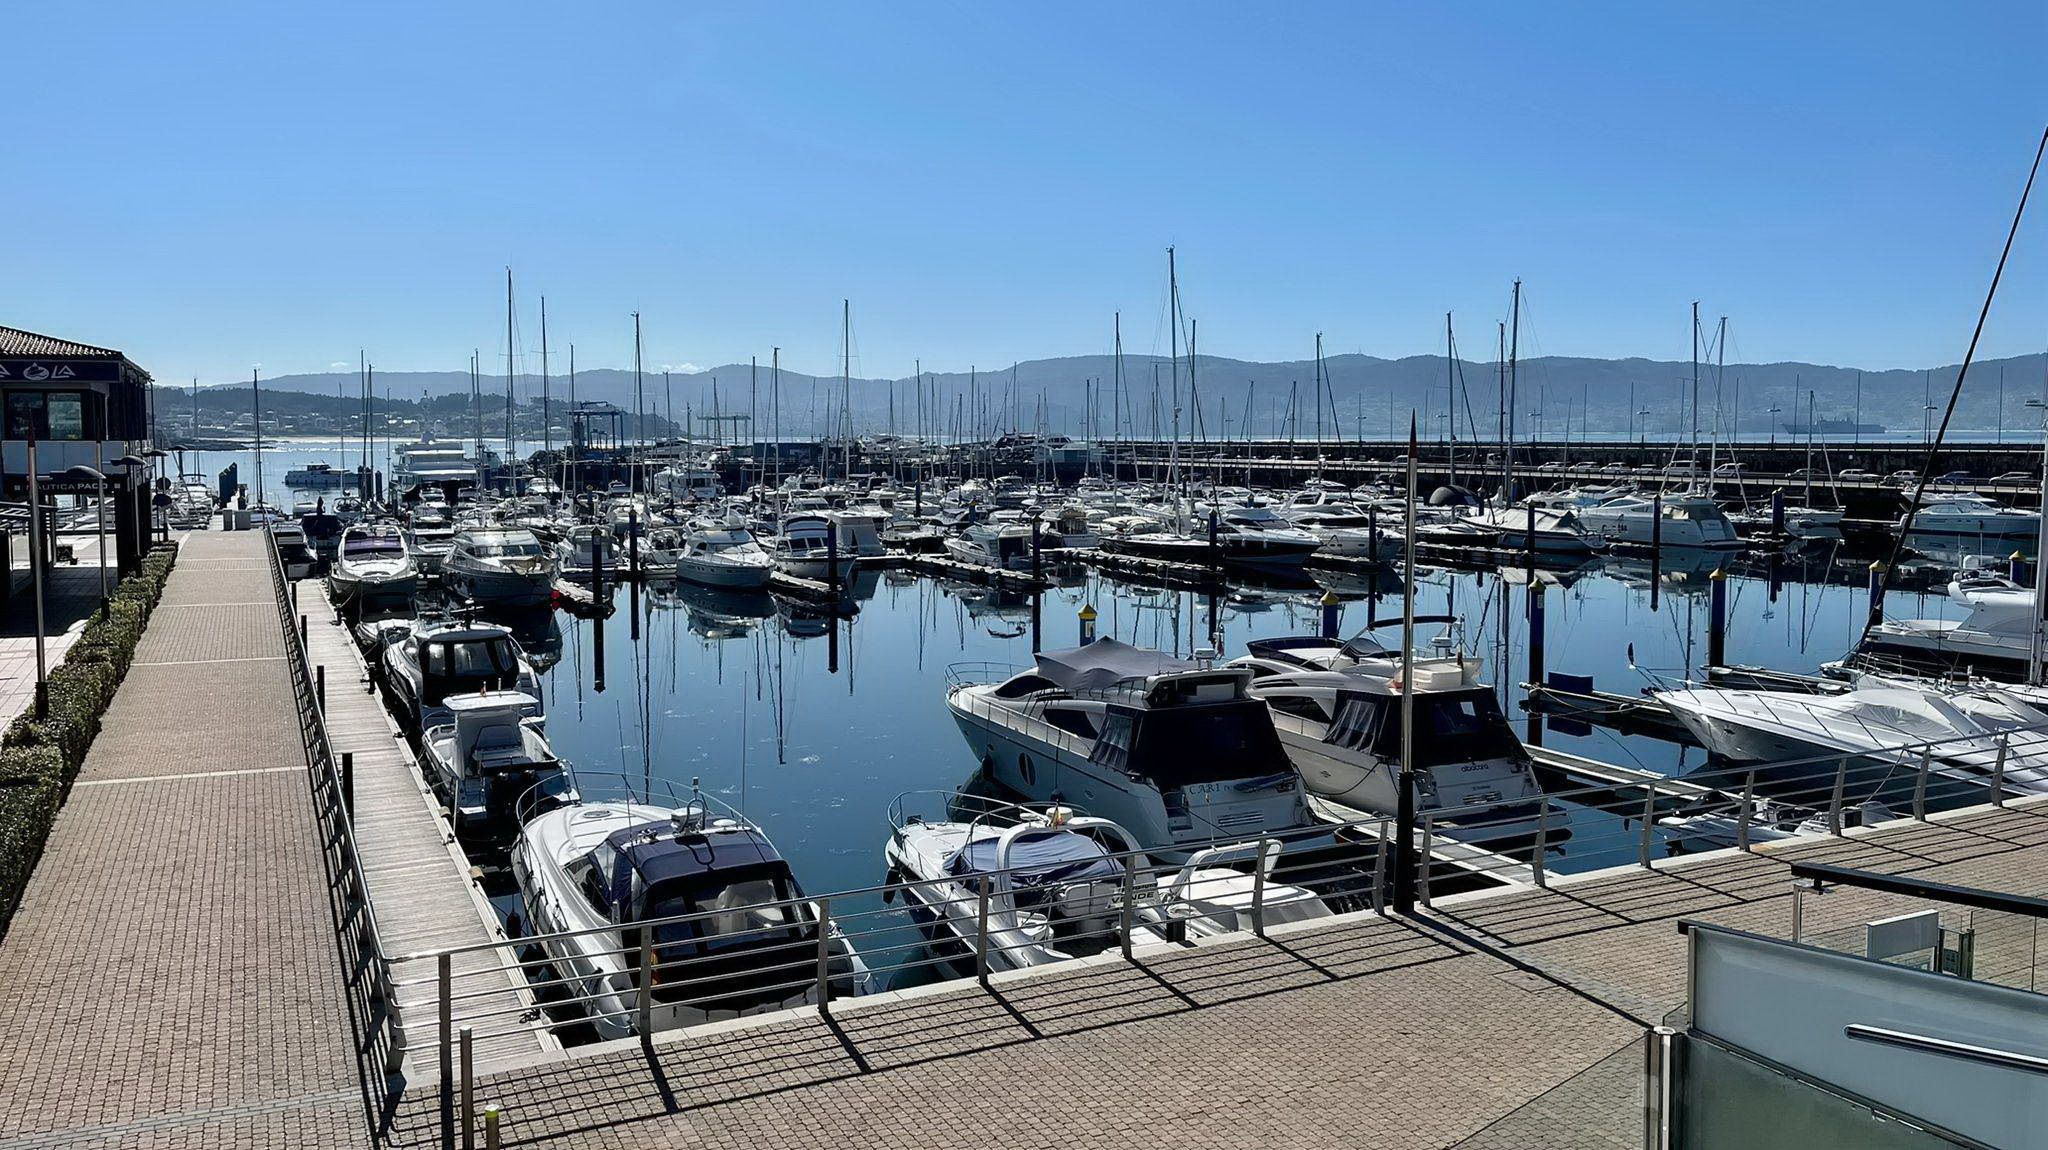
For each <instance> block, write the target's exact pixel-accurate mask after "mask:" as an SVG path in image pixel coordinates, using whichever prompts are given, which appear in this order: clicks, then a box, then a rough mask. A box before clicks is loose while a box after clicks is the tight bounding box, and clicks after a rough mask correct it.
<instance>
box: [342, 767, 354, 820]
mask: <svg viewBox="0 0 2048 1150" xmlns="http://www.w3.org/2000/svg"><path fill="white" fill-rule="evenodd" d="M341 809H342V810H343V811H345V812H346V813H347V814H348V816H349V817H350V818H351V819H353V818H354V817H355V814H356V753H355V752H354V751H343V752H342V753H341Z"/></svg>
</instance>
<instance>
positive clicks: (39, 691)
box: [28, 431, 50, 719]
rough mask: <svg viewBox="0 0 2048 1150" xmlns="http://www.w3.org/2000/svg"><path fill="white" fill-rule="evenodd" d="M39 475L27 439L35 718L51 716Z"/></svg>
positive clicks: (32, 445)
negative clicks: (33, 593)
mask: <svg viewBox="0 0 2048 1150" xmlns="http://www.w3.org/2000/svg"><path fill="white" fill-rule="evenodd" d="M39 488H40V485H39V484H38V483H37V475H36V437H35V433H34V432H33V431H31V432H30V433H29V437H28V539H29V543H28V549H29V559H28V570H29V575H30V578H31V581H32V582H33V583H34V584H35V600H36V708H35V713H36V718H38V719H41V718H44V717H46V716H47V715H48V714H49V713H50V679H49V664H48V662H47V661H46V660H45V658H44V653H43V647H44V638H43V631H44V623H43V495H42V491H41V490H40V489H39Z"/></svg>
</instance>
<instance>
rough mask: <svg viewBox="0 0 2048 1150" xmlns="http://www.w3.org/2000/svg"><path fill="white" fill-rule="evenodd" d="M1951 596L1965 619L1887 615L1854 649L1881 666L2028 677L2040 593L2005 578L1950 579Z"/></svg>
mask: <svg viewBox="0 0 2048 1150" xmlns="http://www.w3.org/2000/svg"><path fill="white" fill-rule="evenodd" d="M1948 591H1949V599H1950V601H1952V602H1954V603H1956V604H1958V605H1960V606H1962V607H1964V608H1966V609H1967V610H1968V611H1969V614H1968V615H1966V616H1964V617H1963V618H1961V619H1939V618H1936V619H1887V620H1885V621H1884V622H1882V623H1878V624H1877V625H1875V626H1873V627H1871V628H1870V629H1869V630H1868V631H1866V632H1865V633H1864V635H1863V641H1862V642H1861V643H1859V644H1858V645H1857V648H1856V654H1857V655H1858V656H1862V657H1864V661H1866V662H1874V663H1877V664H1879V665H1880V666H1897V667H1899V668H1901V669H1905V670H1910V671H1916V672H1922V673H1932V674H1945V673H1948V672H1952V671H1968V672H1972V673H1975V674H1980V675H1988V676H1992V677H1995V678H2000V679H2025V678H2026V677H2027V666H2028V662H2029V659H2030V658H2031V657H2032V655H2033V652H2034V630H2035V626H2036V616H2037V615H2038V612H2037V611H2036V610H2035V605H2036V604H2037V603H2038V602H2039V598H2038V596H2037V594H2036V593H2035V591H2034V590H2033V589H2032V588H2027V587H2020V586H2017V585H2014V584H2012V583H2010V582H2007V581H2003V580H2000V581H1996V582H1993V583H1991V584H1990V585H1988V586H1987V585H1983V584H1982V583H1975V582H1974V581H1973V582H1972V583H1966V582H1965V581H1963V580H1957V581H1956V582H1953V583H1950V584H1949V588H1948Z"/></svg>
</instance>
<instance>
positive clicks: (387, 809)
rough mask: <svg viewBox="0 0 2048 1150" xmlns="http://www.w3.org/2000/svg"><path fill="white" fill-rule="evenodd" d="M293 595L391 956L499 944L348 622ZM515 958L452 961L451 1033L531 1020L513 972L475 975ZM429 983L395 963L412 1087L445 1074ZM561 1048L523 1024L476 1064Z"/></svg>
mask: <svg viewBox="0 0 2048 1150" xmlns="http://www.w3.org/2000/svg"><path fill="white" fill-rule="evenodd" d="M298 588H299V590H298V599H299V604H300V610H301V611H302V612H304V613H305V614H306V615H307V620H306V657H307V659H308V660H309V661H310V662H311V663H312V664H313V665H314V666H315V667H320V666H324V667H326V669H327V672H326V673H327V711H326V715H327V736H328V739H329V741H330V742H332V743H333V745H334V753H335V756H336V757H337V758H339V757H340V756H342V755H344V754H346V755H351V756H353V762H354V776H355V781H354V788H355V834H356V843H357V848H358V850H359V851H360V852H361V854H362V858H363V866H364V869H365V871H366V872H367V873H366V876H365V877H366V880H367V885H368V886H369V889H370V901H371V903H372V905H373V906H375V908H376V911H377V926H378V929H379V931H380V932H381V934H382V938H383V943H384V950H385V955H386V957H387V958H396V957H399V956H402V955H406V954H411V953H415V952H419V951H427V950H437V949H442V948H446V947H458V946H469V945H473V944H477V943H489V942H500V941H503V939H504V935H503V934H502V932H500V931H499V930H498V929H497V926H496V922H495V919H494V917H493V916H492V914H491V910H490V906H489V904H488V902H487V901H486V899H485V897H484V895H483V892H482V891H481V890H480V889H479V888H478V887H477V885H476V883H475V882H474V881H472V879H471V877H470V865H469V861H468V860H467V859H466V858H465V857H464V855H463V853H462V850H461V848H460V847H459V846H458V845H457V844H456V842H455V836H454V832H453V830H452V828H451V827H450V826H449V824H448V820H447V819H446V818H445V817H444V816H443V815H442V813H441V810H440V806H439V803H438V801H437V800H436V799H435V798H434V795H433V793H432V792H431V791H429V790H428V788H427V784H426V781H425V779H424V778H423V777H422V776H421V774H420V769H419V764H418V762H417V761H416V759H415V757H414V755H413V752H412V749H411V747H410V746H409V745H408V744H407V743H406V741H405V737H404V736H403V735H402V734H401V733H400V732H399V730H398V727H397V726H396V725H395V724H394V723H393V722H392V720H391V717H390V714H389V712H388V711H386V709H385V707H384V703H383V700H382V699H380V698H379V697H378V696H377V695H376V694H375V693H373V691H372V690H371V687H370V682H369V678H368V676H367V674H366V673H365V667H364V663H363V658H362V654H361V652H360V651H359V650H358V649H357V647H356V645H355V641H354V640H353V639H352V638H351V637H350V635H349V630H348V628H347V626H346V625H345V624H342V623H337V622H336V621H335V613H334V608H333V607H332V605H331V604H330V603H329V601H328V599H327V596H326V589H325V587H324V586H323V585H322V583H321V582H320V581H317V580H305V581H302V582H300V583H299V584H298ZM512 957H513V952H512V950H511V949H509V948H504V949H496V950H486V951H477V952H474V953H471V954H467V955H461V956H457V957H455V958H453V959H452V960H451V963H452V973H453V975H454V980H455V981H454V990H455V993H456V995H457V1001H455V1002H454V1004H453V1007H452V1011H451V1014H452V1019H451V1025H452V1026H454V1027H456V1028H458V1031H459V1028H460V1027H462V1026H464V1025H466V1024H469V1025H474V1026H475V1028H476V1033H477V1034H478V1035H488V1034H490V1033H492V1032H498V1031H505V1030H507V1029H513V1028H516V1027H518V1024H519V1022H520V1020H521V1016H522V1014H531V1015H534V1016H536V1017H537V1013H538V1012H537V1011H535V1010H534V1009H533V1004H532V1002H531V1000H530V997H529V996H528V995H527V993H526V991H525V990H524V988H523V987H522V986H520V985H518V984H516V983H515V982H514V981H513V976H512V975H510V974H506V975H503V976H485V975H482V974H480V973H478V972H483V971H488V970H489V969H490V968H491V967H493V966H496V965H500V964H503V963H509V962H511V961H512ZM465 974H471V975H474V977H468V978H465V977H463V976H464V975H465ZM434 975H435V970H434V966H433V964H432V963H409V964H401V965H399V966H398V967H396V968H395V969H393V971H392V979H393V982H394V984H395V990H394V994H395V997H396V999H397V1016H398V1019H399V1026H400V1029H401V1032H402V1034H403V1038H404V1047H405V1065H404V1074H405V1076H406V1078H407V1079H408V1080H433V1079H436V1078H438V1076H439V1074H440V1049H439V1041H440V1018H439V1010H438V994H437V992H436V987H435V986H434V985H432V984H431V982H429V983H427V984H424V985H421V984H418V983H417V982H416V981H415V980H420V979H432V978H433V977H434ZM462 996H468V997H462ZM560 1049H561V1047H560V1044H559V1043H557V1042H556V1041H555V1040H554V1038H553V1036H552V1035H550V1034H548V1033H547V1031H546V1030H545V1029H544V1028H542V1027H539V1026H529V1027H526V1028H524V1029H521V1030H519V1032H517V1033H511V1034H501V1035H499V1036H497V1037H482V1038H479V1039H478V1040H477V1043H476V1047H475V1054H476V1065H477V1067H478V1068H479V1070H482V1069H484V1068H488V1067H495V1066H517V1065H524V1064H527V1063H531V1062H533V1061H534V1060H535V1059H536V1058H545V1057H550V1056H553V1055H555V1054H557V1053H559V1051H560Z"/></svg>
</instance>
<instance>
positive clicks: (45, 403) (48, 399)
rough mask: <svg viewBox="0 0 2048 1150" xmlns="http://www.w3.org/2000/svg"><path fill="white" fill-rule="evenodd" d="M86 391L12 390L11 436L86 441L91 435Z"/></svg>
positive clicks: (9, 399) (9, 398)
mask: <svg viewBox="0 0 2048 1150" xmlns="http://www.w3.org/2000/svg"><path fill="white" fill-rule="evenodd" d="M86 409H87V405H86V402H85V393H83V392H78V391H10V392H8V393H7V438H9V439H44V440H48V439H65V440H82V439H87V438H89V437H90V431H91V429H90V428H89V427H88V426H87V421H86Z"/></svg>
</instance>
